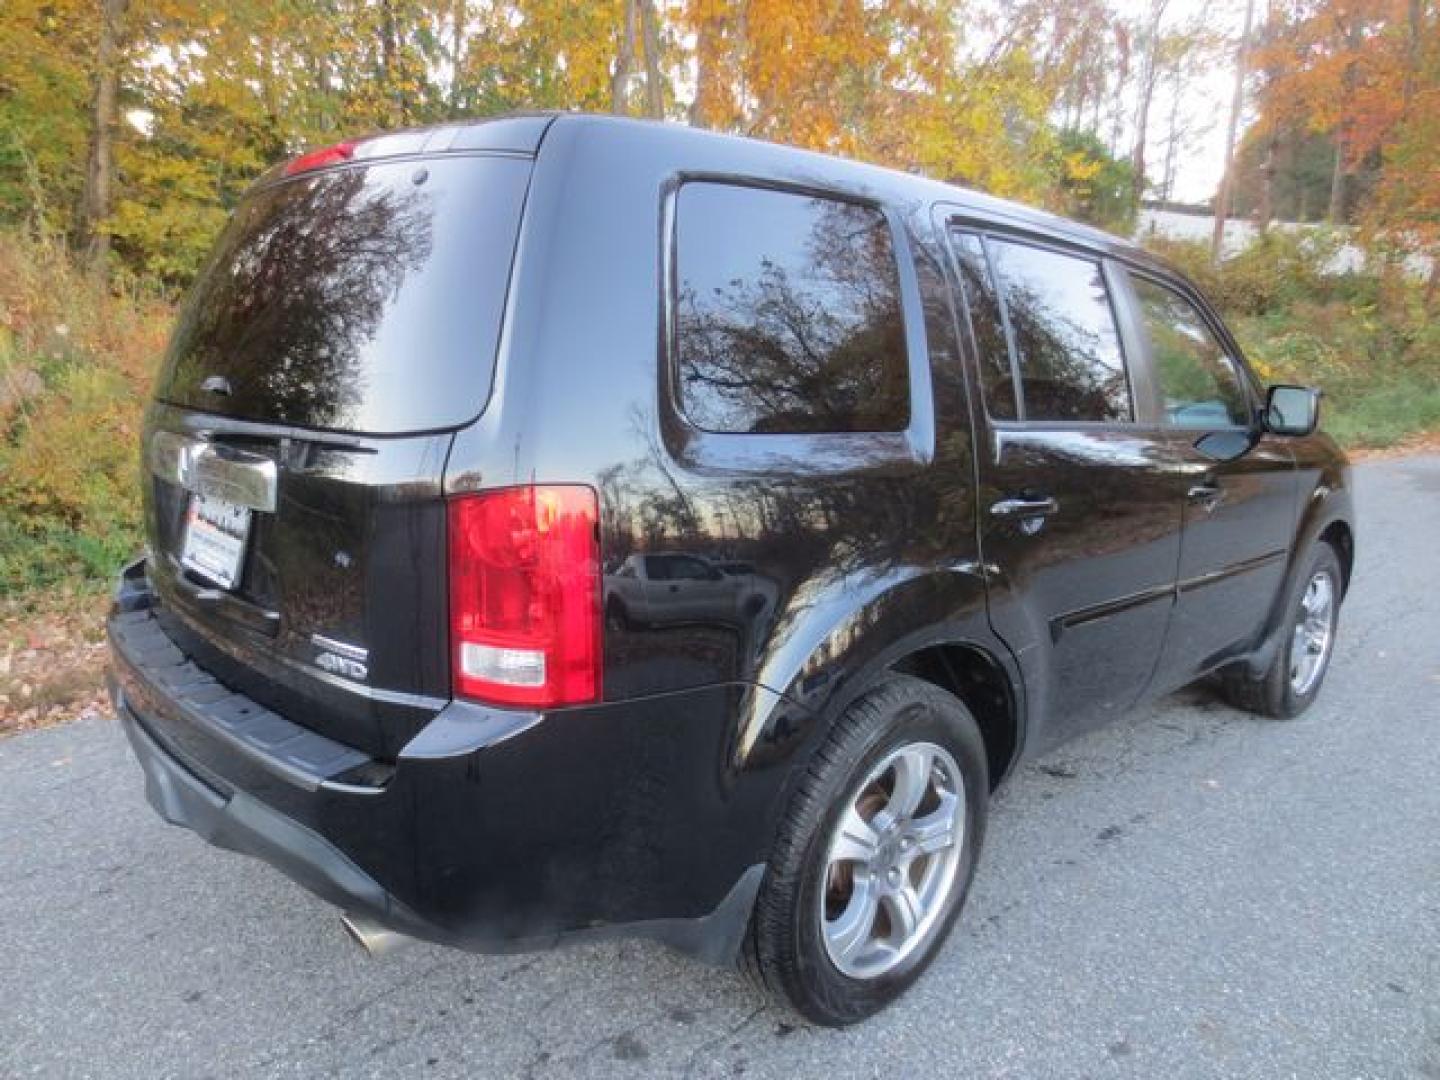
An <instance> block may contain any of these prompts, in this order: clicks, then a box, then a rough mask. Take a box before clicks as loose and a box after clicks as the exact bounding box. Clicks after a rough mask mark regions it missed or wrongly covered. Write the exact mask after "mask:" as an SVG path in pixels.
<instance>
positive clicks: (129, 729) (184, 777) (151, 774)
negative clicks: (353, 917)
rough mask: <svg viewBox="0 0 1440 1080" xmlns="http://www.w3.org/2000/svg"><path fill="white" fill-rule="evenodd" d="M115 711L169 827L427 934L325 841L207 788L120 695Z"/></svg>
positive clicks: (247, 800)
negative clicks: (266, 864)
mask: <svg viewBox="0 0 1440 1080" xmlns="http://www.w3.org/2000/svg"><path fill="white" fill-rule="evenodd" d="M115 711H116V713H117V714H118V715H119V717H120V723H121V726H122V727H123V728H124V729H125V734H126V736H127V737H128V738H129V740H130V746H131V748H132V749H133V750H134V751H135V757H136V758H137V759H138V760H139V762H140V768H141V769H142V770H143V771H144V773H145V796H146V798H147V799H148V800H149V802H150V805H151V806H152V807H154V809H155V812H156V813H158V814H159V815H160V816H161V817H162V818H164V819H165V820H166V821H168V822H169V823H170V824H172V825H179V826H181V827H183V828H186V829H189V830H191V831H192V832H194V833H197V834H198V835H200V836H202V837H204V838H205V839H206V840H208V841H209V842H210V843H212V844H214V845H215V846H216V847H221V848H226V849H228V850H230V851H237V852H240V853H241V854H245V855H252V856H255V857H256V858H259V859H262V860H264V861H265V862H268V863H270V864H271V865H273V866H275V867H276V868H277V869H279V870H280V871H282V872H283V873H284V874H286V875H287V876H288V877H290V878H291V879H293V880H294V881H296V882H297V883H298V884H300V885H303V886H304V887H305V888H307V889H309V890H310V891H311V892H313V893H315V895H317V896H319V897H321V898H322V899H325V900H328V901H329V902H330V903H332V904H335V905H337V906H339V907H342V908H344V909H345V910H347V911H358V912H364V913H365V914H367V915H371V916H373V917H374V918H376V919H379V920H380V921H382V922H384V923H386V924H387V925H389V926H392V927H394V928H395V929H397V930H402V931H404V932H406V933H417V934H424V933H425V927H424V925H423V923H422V921H421V920H420V919H418V918H416V917H415V916H414V915H413V914H412V913H410V912H409V911H407V910H406V909H405V907H404V905H402V904H400V903H399V902H398V901H397V900H395V898H394V897H392V896H390V895H389V894H388V893H387V892H386V891H385V890H384V889H383V888H382V887H381V886H380V885H379V883H378V882H376V881H375V879H374V878H372V877H370V876H369V875H368V874H366V873H365V872H364V871H363V870H361V869H360V868H359V867H358V866H356V865H355V864H354V863H353V862H351V861H350V860H349V859H348V858H347V857H346V856H345V855H344V853H343V852H341V851H340V850H339V849H338V848H336V847H335V846H334V845H333V844H331V843H330V842H329V841H327V840H325V839H324V838H323V837H321V836H320V835H319V834H317V833H315V832H313V831H311V830H310V829H307V828H306V827H305V826H303V825H301V824H299V823H298V822H296V821H294V820H292V819H291V818H288V817H286V816H285V815H284V814H281V813H280V812H279V811H276V810H272V809H271V808H270V807H268V806H266V805H265V804H264V803H262V802H260V801H259V800H258V799H255V798H252V797H251V796H249V795H247V794H245V793H244V792H243V791H236V792H234V793H233V794H230V795H228V796H227V795H222V794H221V793H220V792H218V791H216V790H215V789H214V788H212V787H211V786H210V785H209V784H206V783H205V782H204V781H203V780H201V779H200V778H199V777H197V776H196V775H195V774H194V773H192V772H191V771H190V770H189V769H187V768H186V767H185V766H184V765H182V764H181V763H180V762H179V761H177V760H176V759H175V757H174V756H173V755H172V754H171V753H170V752H169V751H168V750H166V749H165V748H164V747H163V746H161V744H160V743H159V742H158V741H157V740H156V738H155V737H154V736H153V735H151V734H150V732H149V731H147V730H146V729H145V725H144V723H143V721H141V720H140V718H139V717H138V716H136V714H135V712H134V711H133V710H132V709H131V708H130V707H129V705H128V704H127V703H126V702H125V701H124V699H123V695H122V696H121V697H120V700H117V702H116V710H115Z"/></svg>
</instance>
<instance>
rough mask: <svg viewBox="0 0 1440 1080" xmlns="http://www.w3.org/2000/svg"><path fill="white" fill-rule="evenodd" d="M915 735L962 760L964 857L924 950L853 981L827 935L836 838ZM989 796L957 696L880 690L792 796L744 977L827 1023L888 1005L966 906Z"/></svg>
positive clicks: (917, 688)
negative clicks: (825, 899)
mask: <svg viewBox="0 0 1440 1080" xmlns="http://www.w3.org/2000/svg"><path fill="white" fill-rule="evenodd" d="M909 743H932V744H935V745H937V746H939V747H941V748H942V749H944V750H945V751H947V752H948V753H949V755H950V756H951V758H953V761H954V764H955V765H957V766H958V767H959V771H960V774H961V778H962V779H963V781H964V788H965V799H964V802H965V811H966V813H965V824H964V828H963V838H962V848H961V851H960V856H959V862H958V866H957V868H956V872H955V877H954V878H953V885H952V886H951V887H950V888H949V891H948V893H947V894H945V896H944V898H943V900H942V901H940V904H941V906H940V908H939V911H940V914H939V916H938V917H937V918H936V919H935V921H934V923H933V924H932V929H931V930H929V932H928V934H927V936H925V937H924V938H923V939H920V941H919V944H918V946H917V948H916V950H915V952H914V953H913V954H912V955H911V956H909V957H908V959H906V960H905V961H904V962H903V963H901V964H899V966H897V967H896V968H895V969H894V970H893V971H889V972H886V973H885V974H883V975H878V976H876V977H873V978H866V979H859V978H852V977H850V976H848V975H846V974H844V973H843V972H841V971H840V970H839V968H837V967H836V966H835V964H834V963H832V961H831V959H830V956H829V953H828V952H827V950H826V947H825V944H824V941H823V939H822V933H823V930H822V925H821V922H822V919H821V915H820V911H821V898H822V894H821V892H820V890H822V889H824V888H825V881H826V872H827V871H826V855H827V848H828V839H829V837H830V836H831V834H832V830H833V829H834V827H835V824H836V822H837V821H838V820H839V817H840V815H841V814H842V813H843V812H844V810H845V809H846V807H847V805H848V798H847V797H848V796H852V795H853V793H854V791H855V789H856V788H857V787H858V786H859V785H861V784H862V782H863V781H864V779H865V778H866V777H867V776H869V775H870V774H871V772H872V770H873V769H874V768H875V767H876V766H877V765H878V764H879V763H881V762H883V761H884V759H885V758H886V756H887V755H889V754H890V753H891V752H892V751H894V750H896V749H897V748H898V747H900V746H903V745H906V744H909ZM989 793H990V785H989V776H988V769H987V766H986V756H985V744H984V741H983V739H982V738H981V735H980V730H979V728H978V726H977V725H976V723H975V719H974V717H972V716H971V715H970V712H969V710H968V709H966V708H965V706H964V705H963V704H962V703H961V702H960V701H959V700H958V699H957V698H955V697H954V696H953V695H952V694H948V693H946V692H945V691H944V690H941V689H940V688H939V687H937V686H934V685H932V684H930V683H927V682H923V681H921V680H919V679H914V678H910V677H908V676H902V675H895V676H890V677H887V678H886V679H885V680H884V681H883V682H881V683H879V684H877V685H876V686H875V687H873V688H872V689H870V690H869V691H868V692H866V693H865V694H864V695H862V696H861V697H860V698H859V699H857V700H856V701H855V702H854V703H853V704H851V705H850V707H849V708H848V709H847V710H846V711H845V713H844V714H843V715H842V716H841V717H840V719H839V721H838V722H837V723H836V724H835V726H834V727H833V728H832V729H831V731H830V732H828V733H827V735H826V737H825V739H824V742H823V743H822V744H821V745H820V746H819V747H818V748H817V750H816V752H815V754H814V756H813V757H812V759H811V761H810V762H809V764H808V765H807V767H806V769H805V771H804V773H803V774H802V775H801V776H800V777H799V779H798V782H797V784H796V786H795V789H794V791H793V793H792V795H791V798H790V802H789V805H788V807H787V809H786V811H785V813H784V816H783V818H782V820H781V822H780V826H779V829H778V833H777V836H776V840H775V845H774V849H773V851H772V854H771V857H770V861H769V868H768V870H767V872H766V875H765V880H764V882H763V884H762V885H761V887H760V894H759V896H758V898H757V900H756V905H755V910H754V913H753V915H752V917H751V921H750V928H749V933H748V935H747V939H746V943H745V948H744V950H743V955H742V968H743V969H744V970H745V971H746V974H747V975H749V976H750V977H751V978H752V979H753V980H754V981H755V982H756V983H758V984H759V985H760V987H761V988H762V989H763V990H765V991H766V992H767V993H768V994H769V995H770V996H772V997H778V998H783V999H785V1000H787V1001H789V1003H790V1004H791V1005H792V1006H793V1007H794V1008H795V1010H796V1011H797V1012H799V1013H800V1014H801V1015H802V1016H804V1017H805V1018H806V1019H808V1020H811V1021H813V1022H814V1023H817V1024H823V1025H825V1026H828V1027H840V1026H843V1025H846V1024H853V1023H855V1022H857V1021H859V1020H863V1019H865V1018H866V1017H868V1016H871V1015H873V1014H875V1013H876V1012H878V1011H879V1010H881V1009H883V1008H884V1007H885V1006H886V1005H888V1004H890V1003H891V1002H892V1001H894V1000H895V999H896V998H897V997H899V996H900V994H901V993H903V992H904V991H905V989H906V988H908V987H909V986H910V984H911V983H913V982H914V981H915V980H916V979H917V978H919V976H920V974H921V973H922V972H923V971H924V970H925V968H926V967H927V966H928V965H929V964H930V962H931V960H933V959H934V957H935V954H936V953H937V952H938V951H939V948H940V946H941V945H942V944H943V943H944V941H945V939H946V937H947V936H948V934H949V932H950V928H951V926H952V925H953V924H954V921H955V918H956V917H957V916H958V915H959V913H960V909H961V907H962V906H963V905H964V902H965V896H966V893H967V892H968V891H969V888H970V880H971V878H972V876H973V874H974V870H975V863H976V858H977V857H978V855H979V851H980V845H981V842H982V840H983V837H984V834H985V819H986V810H987V806H988V803H989Z"/></svg>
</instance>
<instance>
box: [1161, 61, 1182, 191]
mask: <svg viewBox="0 0 1440 1080" xmlns="http://www.w3.org/2000/svg"><path fill="white" fill-rule="evenodd" d="M1171 74H1172V77H1173V81H1174V86H1173V87H1172V88H1171V93H1170V124H1169V127H1170V130H1169V134H1168V136H1167V138H1166V140H1165V177H1164V183H1163V185H1162V188H1161V190H1162V191H1163V192H1164V195H1163V198H1164V200H1165V201H1166V202H1167V203H1168V202H1169V201H1170V200H1171V199H1173V198H1174V197H1175V155H1176V153H1177V152H1178V151H1179V149H1180V90H1181V86H1182V81H1181V78H1180V61H1179V60H1178V59H1177V60H1176V61H1175V67H1174V68H1173V69H1172V72H1171Z"/></svg>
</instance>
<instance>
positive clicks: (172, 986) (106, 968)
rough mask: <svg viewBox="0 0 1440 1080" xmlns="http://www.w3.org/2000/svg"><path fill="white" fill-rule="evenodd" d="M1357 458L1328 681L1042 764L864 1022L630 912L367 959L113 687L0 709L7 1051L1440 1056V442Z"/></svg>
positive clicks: (621, 1064)
mask: <svg viewBox="0 0 1440 1080" xmlns="http://www.w3.org/2000/svg"><path fill="white" fill-rule="evenodd" d="M1357 472H1358V475H1359V489H1360V515H1361V525H1362V528H1363V533H1362V536H1361V540H1360V544H1361V556H1360V565H1359V569H1358V574H1357V580H1356V584H1355V587H1354V591H1353V592H1352V594H1351V597H1350V599H1349V602H1348V603H1347V605H1346V607H1345V609H1344V613H1343V615H1342V621H1341V640H1340V646H1339V648H1338V651H1337V653H1336V656H1335V662H1334V667H1333V669H1332V671H1331V673H1330V677H1329V681H1328V684H1327V685H1326V688H1325V691H1324V694H1323V695H1322V698H1321V700H1320V702H1319V704H1318V705H1317V706H1316V707H1315V708H1314V709H1312V710H1311V712H1310V713H1308V714H1307V715H1306V716H1305V717H1303V718H1302V719H1300V720H1298V721H1295V722H1292V723H1276V722H1271V721H1262V720H1258V719H1255V718H1252V717H1249V716H1246V715H1243V714H1241V713H1237V712H1234V711H1232V710H1229V709H1226V708H1223V707H1221V706H1219V705H1217V704H1214V703H1213V702H1211V701H1210V700H1209V699H1208V698H1207V697H1206V696H1205V695H1204V694H1201V693H1198V692H1193V691H1191V692H1187V693H1185V694H1183V695H1181V696H1179V697H1175V698H1171V699H1169V700H1167V701H1164V702H1162V703H1161V704H1159V705H1158V706H1155V707H1152V708H1148V709H1145V710H1142V711H1140V712H1138V713H1137V714H1135V715H1134V716H1133V717H1131V718H1129V719H1127V720H1125V721H1123V722H1121V723H1119V724H1118V725H1116V726H1113V727H1111V728H1109V729H1107V730H1105V731H1102V732H1099V733H1097V734H1095V735H1093V736H1089V737H1087V738H1085V739H1083V740H1082V741H1079V742H1077V743H1074V744H1072V745H1071V746H1068V747H1066V748H1065V749H1063V750H1062V751H1060V752H1059V753H1058V754H1056V755H1055V756H1052V757H1051V758H1049V759H1048V760H1045V761H1042V762H1040V763H1037V764H1036V765H1032V766H1030V767H1028V768H1027V769H1025V770H1024V771H1023V772H1022V773H1021V774H1020V775H1019V776H1018V777H1016V778H1015V780H1014V781H1013V782H1012V783H1011V784H1010V785H1009V786H1008V787H1007V789H1006V790H1005V791H1004V792H1003V794H1002V795H1001V796H1000V798H999V799H998V801H997V804H996V806H995V810H994V813H993V817H992V825H991V832H990V836H989V838H988V844H987V848H986V851H985V853H984V856H983V858H982V860H981V866H980V871H979V876H978V879H977V881H976V886H975V890H974V892H973V894H972V899H971V901H970V905H969V908H968V910H967V911H966V912H965V914H964V916H963V918H962V920H961V922H960V924H959V926H958V927H957V930H956V933H955V934H954V935H953V937H952V938H951V940H950V942H949V944H948V945H947V947H946V949H945V950H944V952H943V954H942V955H941V956H940V958H939V959H938V960H937V962H936V963H935V965H934V966H933V967H932V968H931V970H930V972H929V974H928V975H927V977H926V978H925V979H924V980H923V981H922V982H921V983H920V985H918V986H917V987H916V988H915V989H914V990H913V991H912V992H911V993H910V994H909V995H908V996H907V997H906V998H905V999H904V1000H903V1001H902V1002H901V1003H900V1004H899V1005H898V1006H896V1007H895V1008H893V1009H891V1010H889V1011H888V1012H886V1013H884V1014H882V1015H881V1016H880V1017H879V1018H877V1019H876V1020H873V1021H871V1022H870V1023H868V1024H865V1025H862V1026H861V1027H859V1028H856V1029H852V1030H849V1031H845V1032H831V1031H823V1030H818V1029H811V1028H808V1027H805V1026H804V1025H801V1024H799V1023H797V1022H796V1021H795V1020H794V1018H793V1017H791V1016H790V1015H788V1014H787V1013H785V1012H784V1011H782V1010H779V1009H776V1008H774V1007H771V1006H767V1005H766V1004H765V1003H764V1002H763V1001H762V1000H761V999H759V998H758V997H757V996H756V995H754V994H753V993H752V992H751V991H750V990H749V989H748V988H747V986H746V985H745V984H744V983H743V982H742V981H741V980H740V979H739V978H738V977H737V976H734V975H732V974H730V973H728V972H725V971H718V970H712V969H708V968H704V967H701V966H699V965H696V964H693V963H691V962H688V961H686V960H683V959H681V958H679V957H676V956H673V955H671V954H669V953H667V952H665V951H664V950H663V949H661V948H659V947H652V946H649V945H641V944H635V943H629V944H609V945H603V946H593V947H586V948H581V949H575V950H571V951H561V952H552V953H546V954H538V955H532V956H522V957H504V958H487V957H477V956H471V955H465V954H461V953H457V952H448V951H445V950H442V949H439V948H433V947H429V946H417V947H414V948H412V949H410V950H409V951H405V952H401V953H398V954H394V955H391V956H389V957H386V958H384V959H381V960H378V961H377V960H368V959H366V958H364V957H363V956H362V954H361V953H360V952H359V951H358V950H357V949H356V948H355V947H354V946H353V945H351V944H350V943H349V942H348V941H347V940H345V938H344V936H343V935H342V933H341V931H340V927H339V922H338V920H337V918H336V915H335V912H334V911H332V910H331V909H329V908H327V907H326V906H324V905H323V904H321V903H320V902H318V901H316V900H314V899H312V898H311V897H310V896H309V895H308V894H306V893H304V892H302V891H301V890H300V889H298V888H296V887H294V886H292V885H290V884H289V883H288V882H287V881H285V880H284V879H283V878H281V877H280V875H279V874H277V873H275V872H274V871H272V870H270V869H269V868H268V867H266V866H263V865H260V864H258V863H254V862H251V861H249V860H246V859H244V858H242V857H240V856H237V855H232V854H228V853H224V852H220V851H215V850H212V849H210V848H208V847H207V846H206V845H205V844H203V843H202V842H200V841H199V840H197V839H195V838H193V837H191V836H190V835H188V834H186V833H184V832H182V831H180V830H178V829H173V828H170V827H167V826H165V825H163V824H161V823H160V822H159V821H158V819H156V817H155V816H154V815H153V814H152V813H151V812H150V810H149V809H148V807H147V806H146V805H145V802H144V799H143V796H142V791H141V781H140V774H139V771H138V769H137V768H136V767H135V765H134V763H133V761H132V760H130V758H129V756H128V751H126V750H125V749H124V746H123V740H122V737H121V735H120V733H119V731H118V730H117V729H116V728H115V727H114V726H113V725H112V724H110V723H106V722H99V721H90V722H77V723H75V724H72V725H69V726H66V727H61V728H58V729H53V730H49V731H43V732H38V733H34V734H30V735H24V736H20V737H17V738H14V739H11V740H9V741H7V742H4V743H0V1076H7V1077H8V1076H29V1075H37V1076H85V1075H90V1076H134V1077H145V1078H147V1080H153V1078H157V1077H164V1076H186V1077H190V1076H197V1077H198V1076H225V1077H244V1076H272V1075H279V1076H307V1077H308V1076H319V1075H332V1074H336V1075H339V1074H343V1075H347V1076H348V1075H365V1076H392V1075H398V1074H408V1075H419V1076H434V1077H439V1076H496V1077H501V1076H505V1077H508V1076H517V1077H518V1076H526V1077H531V1076H533V1077H547V1076H579V1075H603V1076H612V1075H613V1076H631V1075H635V1076H638V1075H647V1074H657V1075H676V1074H692V1075H697V1076H740V1075H743V1076H746V1077H784V1078H786V1080H794V1078H796V1077H808V1076H826V1077H847V1076H869V1075H876V1076H878V1075H882V1074H883V1075H885V1076H888V1077H896V1078H898V1077H911V1076H926V1075H930V1076H939V1075H957V1076H967V1077H992V1076H993V1077H999V1076H1036V1077H1071V1076H1074V1077H1081V1076H1086V1077H1111V1076H1116V1077H1126V1076H1133V1077H1191V1076H1195V1077H1201V1076H1203V1077H1212V1076H1224V1077H1266V1078H1275V1077H1287V1076H1295V1077H1306V1078H1310V1077H1420V1078H1426V1080H1440V589H1437V585H1440V551H1437V548H1440V458H1434V457H1432V458H1412V459H1408V460H1401V461H1394V462H1387V463H1377V464H1371V465H1365V466H1361V467H1360V468H1359V469H1358V470H1357Z"/></svg>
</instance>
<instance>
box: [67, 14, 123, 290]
mask: <svg viewBox="0 0 1440 1080" xmlns="http://www.w3.org/2000/svg"><path fill="white" fill-rule="evenodd" d="M128 6H129V0H105V2H104V5H103V7H102V9H101V19H100V41H99V44H98V47H97V49H96V56H95V96H94V100H93V102H92V104H91V113H90V153H89V157H88V160H87V161H86V164H85V188H84V191H83V193H82V194H81V197H80V215H79V221H78V222H77V223H76V230H75V235H76V242H77V243H78V245H79V247H80V249H81V251H83V252H84V257H85V262H86V265H88V266H89V268H90V272H91V273H92V274H93V275H94V276H95V277H96V278H97V279H98V280H101V281H103V280H104V278H105V272H106V261H107V259H108V258H109V255H110V232H109V228H108V225H107V222H106V219H107V218H108V217H109V216H110V202H111V198H112V195H111V188H112V187H113V184H114V173H115V149H114V140H115V124H116V122H117V120H118V118H119V117H118V113H119V103H120V33H121V24H122V23H123V22H124V19H125V11H126V8H127V7H128Z"/></svg>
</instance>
